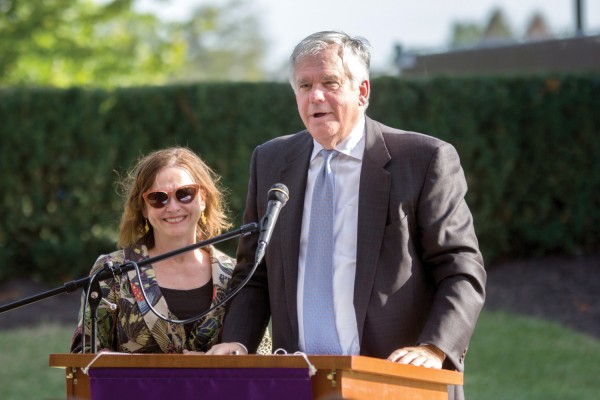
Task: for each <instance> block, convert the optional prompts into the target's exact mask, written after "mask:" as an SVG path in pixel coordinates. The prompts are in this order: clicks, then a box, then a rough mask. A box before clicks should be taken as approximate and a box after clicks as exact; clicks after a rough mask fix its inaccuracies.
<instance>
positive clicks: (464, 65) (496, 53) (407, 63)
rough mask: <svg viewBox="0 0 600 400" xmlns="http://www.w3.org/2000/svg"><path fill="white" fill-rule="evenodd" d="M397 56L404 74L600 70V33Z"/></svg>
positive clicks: (429, 74) (400, 69)
mask: <svg viewBox="0 0 600 400" xmlns="http://www.w3.org/2000/svg"><path fill="white" fill-rule="evenodd" d="M396 59H397V60H398V61H397V65H398V70H399V72H400V73H401V75H403V76H432V75H476V74H513V73H539V72H567V71H568V72H583V71H594V72H600V35H596V36H576V37H572V38H566V39H536V40H530V41H525V42H522V43H515V44H512V43H511V44H496V45H493V46H477V47H473V48H470V49H458V50H450V51H447V52H443V53H437V54H422V55H415V54H405V55H400V56H398V57H397V58H396Z"/></svg>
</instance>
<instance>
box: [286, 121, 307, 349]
mask: <svg viewBox="0 0 600 400" xmlns="http://www.w3.org/2000/svg"><path fill="white" fill-rule="evenodd" d="M312 149H313V141H312V137H311V136H310V135H309V133H308V132H306V131H304V132H302V133H298V134H297V140H296V141H295V142H293V143H291V145H290V149H289V151H288V153H287V154H286V155H285V157H284V160H285V162H286V164H285V165H284V166H283V167H282V169H281V182H283V183H284V184H285V185H286V186H287V187H288V190H289V194H290V199H289V200H288V202H287V204H286V206H285V207H284V208H283V210H282V212H281V215H280V218H281V222H280V224H281V241H280V244H281V248H280V249H279V253H280V254H281V260H282V264H283V265H282V267H283V274H284V282H283V284H284V285H285V290H284V293H285V294H286V304H287V305H288V315H289V318H290V324H291V326H292V331H293V332H295V334H296V338H294V342H293V343H298V308H297V297H296V296H297V290H298V255H299V251H300V232H301V230H302V214H303V210H304V193H305V191H306V176H307V173H308V165H309V163H310V155H311V153H312Z"/></svg>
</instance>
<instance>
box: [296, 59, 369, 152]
mask: <svg viewBox="0 0 600 400" xmlns="http://www.w3.org/2000/svg"><path fill="white" fill-rule="evenodd" d="M294 86H295V88H296V103H297V104H298V112H299V113H300V117H301V118H302V122H304V125H305V126H306V129H308V131H309V132H310V134H311V135H312V137H313V138H314V139H315V140H316V141H317V142H318V143H320V144H321V145H322V146H323V147H325V148H326V149H333V148H334V147H335V146H336V145H337V144H338V143H340V142H341V141H342V140H344V139H345V138H346V137H347V136H348V135H349V134H350V131H351V130H352V128H354V126H355V125H356V123H357V121H358V119H359V118H360V116H361V115H362V113H363V112H364V107H365V105H366V103H367V99H368V95H369V81H368V80H365V81H363V82H361V83H360V84H359V85H358V87H354V85H353V84H352V82H351V81H350V78H349V77H347V76H346V72H345V70H344V65H343V63H342V59H341V58H340V56H339V55H338V48H337V47H331V48H329V49H327V50H325V51H322V52H321V53H320V54H318V55H316V56H309V57H305V58H302V59H300V60H299V61H298V62H297V64H296V72H295V74H294Z"/></svg>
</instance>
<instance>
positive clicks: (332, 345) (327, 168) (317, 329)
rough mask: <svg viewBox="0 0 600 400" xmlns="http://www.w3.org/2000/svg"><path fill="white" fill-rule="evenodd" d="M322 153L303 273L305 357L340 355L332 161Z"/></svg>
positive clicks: (327, 153) (330, 154)
mask: <svg viewBox="0 0 600 400" xmlns="http://www.w3.org/2000/svg"><path fill="white" fill-rule="evenodd" d="M336 154H337V151H335V150H325V149H323V150H321V157H323V167H322V168H321V171H319V175H318V176H317V179H316V180H315V186H314V189H313V197H312V206H311V210H310V229H309V232H308V247H307V251H306V269H305V274H304V304H303V313H304V345H305V351H306V353H308V354H342V349H341V347H340V341H339V339H338V333H337V329H336V327H335V312H334V309H333V208H334V206H333V193H334V187H335V181H334V176H333V173H332V171H331V164H330V162H331V159H332V158H333V157H335V155H336Z"/></svg>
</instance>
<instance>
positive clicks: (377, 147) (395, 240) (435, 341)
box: [209, 32, 486, 397]
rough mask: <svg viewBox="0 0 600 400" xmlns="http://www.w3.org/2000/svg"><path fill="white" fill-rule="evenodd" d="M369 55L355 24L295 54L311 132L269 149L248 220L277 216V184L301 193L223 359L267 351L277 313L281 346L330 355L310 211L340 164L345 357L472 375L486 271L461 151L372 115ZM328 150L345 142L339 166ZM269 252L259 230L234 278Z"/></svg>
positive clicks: (226, 339) (255, 168)
mask: <svg viewBox="0 0 600 400" xmlns="http://www.w3.org/2000/svg"><path fill="white" fill-rule="evenodd" d="M369 59H370V54H369V49H368V42H366V40H364V39H361V38H351V37H349V36H347V35H346V34H344V33H341V32H319V33H315V34H313V35H311V36H309V37H307V38H306V39H304V40H303V41H302V42H300V43H299V44H298V45H297V46H296V48H295V49H294V52H293V54H292V56H291V69H290V82H291V84H292V87H293V89H294V91H295V94H296V101H297V104H298V111H299V113H300V116H301V118H302V121H303V122H304V124H305V126H306V130H304V131H302V132H299V133H296V134H294V135H289V136H283V137H279V138H276V139H273V140H271V141H269V142H267V143H265V144H263V145H260V146H258V147H257V148H256V149H255V151H254V153H253V156H252V161H251V167H250V169H251V171H250V172H251V176H250V180H249V184H248V195H247V202H246V210H245V213H244V221H245V222H253V221H258V220H259V219H260V218H261V216H262V215H264V213H265V211H266V208H267V194H268V192H269V189H270V188H271V187H272V185H274V184H275V183H283V184H285V185H286V186H287V187H288V188H289V201H288V202H287V204H286V206H285V207H284V208H283V209H282V210H281V213H280V216H279V219H278V221H277V224H276V227H275V231H274V233H273V236H272V238H271V240H270V243H269V245H268V248H267V251H266V255H265V259H264V260H263V262H262V263H261V265H260V266H259V268H258V269H257V270H256V273H255V274H254V276H253V277H252V279H251V280H250V281H249V282H248V284H247V285H246V286H245V287H244V288H243V289H241V291H240V292H239V293H238V294H237V296H236V297H234V298H233V299H232V301H231V303H230V304H229V306H228V309H227V314H226V317H225V323H224V331H223V343H222V344H220V345H217V346H215V347H213V348H212V349H211V350H210V351H209V354H228V353H230V352H241V353H246V352H247V351H250V352H254V351H255V350H256V347H257V346H258V344H259V342H260V339H261V337H262V334H263V332H264V330H265V328H266V326H267V324H268V322H269V318H270V317H271V318H272V333H273V334H272V338H273V349H274V350H275V349H278V348H281V349H284V350H286V351H287V352H288V353H290V352H295V351H299V350H300V351H304V352H306V353H313V354H314V353H317V354H319V353H327V354H329V352H326V351H325V352H324V351H320V350H314V349H318V348H319V347H318V346H317V347H314V346H313V344H312V343H313V338H312V336H314V335H315V334H314V333H312V332H313V331H312V330H311V329H310V328H311V325H313V324H314V323H313V322H311V321H312V320H311V319H310V318H309V317H310V315H308V314H310V313H312V312H313V309H312V308H311V306H307V305H306V304H307V303H305V301H306V300H307V299H310V298H312V296H314V295H313V294H309V292H305V290H307V289H310V286H312V285H313V283H309V281H308V279H310V278H312V277H313V276H314V275H316V274H319V273H320V271H319V270H318V269H317V270H314V269H311V266H312V265H313V264H314V263H318V261H313V254H312V253H314V252H319V253H320V252H321V250H318V251H314V250H311V249H312V247H311V246H313V244H311V243H310V242H311V237H315V236H314V235H317V234H316V233H314V232H313V225H312V224H313V223H312V222H311V218H310V215H311V213H313V212H314V213H315V214H316V213H317V212H319V213H320V211H315V210H313V204H315V203H313V202H312V201H313V200H312V196H313V188H314V187H315V185H317V183H316V182H317V179H318V175H319V174H320V173H321V172H322V171H323V169H322V168H323V165H324V164H325V163H329V166H330V167H329V170H330V171H331V172H328V173H333V176H334V178H333V179H334V185H333V188H334V189H333V204H334V205H333V209H334V211H333V222H332V224H333V238H332V243H331V246H330V247H332V249H333V254H332V256H329V258H330V259H331V258H332V260H330V261H331V262H330V264H332V266H331V268H332V272H331V273H330V275H329V278H327V279H328V280H330V281H332V286H333V294H332V296H333V303H332V304H333V305H332V307H331V308H332V309H331V310H329V311H331V312H332V313H333V314H334V316H333V320H334V324H335V327H334V331H333V332H334V333H333V335H329V336H334V339H335V344H334V346H335V348H336V349H337V350H336V351H335V354H361V355H366V356H371V357H379V358H387V359H389V360H390V361H393V362H399V363H404V364H413V365H422V366H426V367H432V368H442V367H444V368H448V369H453V370H458V371H463V363H464V356H465V353H466V351H467V347H468V343H469V340H470V337H471V334H472V332H473V329H474V327H475V323H476V321H477V318H478V316H479V312H480V310H481V308H482V306H483V302H484V297H485V279H486V273H485V270H484V267H483V259H482V256H481V253H480V251H479V248H478V242H477V238H476V236H475V230H474V227H473V220H472V216H471V213H470V211H469V208H468V206H467V204H466V203H465V199H464V196H465V194H466V192H467V185H466V181H465V177H464V174H463V171H462V168H461V166H460V161H459V157H458V154H457V152H456V150H455V149H454V148H453V147H452V146H451V145H450V144H448V143H445V142H443V141H441V140H438V139H436V138H433V137H430V136H426V135H423V134H419V133H415V132H407V131H401V130H398V129H393V128H390V127H387V126H385V125H383V124H381V123H379V122H376V121H374V120H372V119H370V118H369V117H367V116H366V115H365V111H366V109H367V105H368V100H369V95H370V82H369V71H368V69H369V62H370V61H369ZM323 149H324V150H332V149H333V150H335V151H334V157H333V158H332V159H331V161H326V159H325V156H324V154H325V152H321V150H323ZM317 191H321V189H318V190H315V192H317ZM315 207H316V206H315ZM320 215H321V214H319V216H320ZM320 219H323V218H321V217H320ZM316 223H317V222H315V224H316ZM321 241H326V240H321ZM256 247H257V237H256V235H254V236H248V237H245V238H242V239H241V240H240V244H239V247H238V264H237V267H236V269H235V272H234V276H233V281H232V285H234V286H235V285H236V284H239V283H240V282H241V281H242V280H243V279H244V278H245V277H246V276H247V274H248V272H249V271H250V270H251V268H252V267H253V265H254V260H255V251H256ZM324 304H325V303H324ZM323 308H328V307H323ZM319 311H323V310H319ZM307 318H308V319H307ZM319 318H324V317H319ZM319 328H320V327H319ZM323 329H325V328H323ZM336 333H337V335H336ZM317 336H318V334H317ZM318 339H319V338H317V340H318ZM456 394H457V395H458V396H457V397H462V392H461V389H460V388H458V389H457V392H456ZM451 397H452V396H451Z"/></svg>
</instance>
